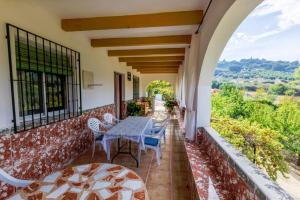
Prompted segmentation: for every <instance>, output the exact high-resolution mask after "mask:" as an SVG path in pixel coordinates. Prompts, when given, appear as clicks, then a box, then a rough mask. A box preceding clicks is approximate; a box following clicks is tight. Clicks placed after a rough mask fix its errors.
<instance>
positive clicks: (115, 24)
mask: <svg viewBox="0 0 300 200" xmlns="http://www.w3.org/2000/svg"><path fill="white" fill-rule="evenodd" d="M202 17H203V11H202V10H192V11H179V12H165V13H153V14H141V15H125V16H108V17H91V18H74V19H62V20H61V27H62V29H63V30H65V31H90V30H106V29H125V28H143V27H160V26H180V25H193V24H200V23H201V20H202Z"/></svg>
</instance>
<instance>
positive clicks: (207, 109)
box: [197, 85, 211, 127]
mask: <svg viewBox="0 0 300 200" xmlns="http://www.w3.org/2000/svg"><path fill="white" fill-rule="evenodd" d="M210 118H211V86H207V85H199V86H198V99H197V127H206V126H210Z"/></svg>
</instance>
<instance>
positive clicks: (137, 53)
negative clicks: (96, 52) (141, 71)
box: [107, 48, 185, 56]
mask: <svg viewBox="0 0 300 200" xmlns="http://www.w3.org/2000/svg"><path fill="white" fill-rule="evenodd" d="M184 53H185V48H161V49H128V50H108V51H107V54H108V56H142V55H162V54H163V55H165V54H180V55H183V54H184Z"/></svg>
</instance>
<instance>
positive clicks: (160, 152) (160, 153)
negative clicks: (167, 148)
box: [159, 144, 162, 158]
mask: <svg viewBox="0 0 300 200" xmlns="http://www.w3.org/2000/svg"><path fill="white" fill-rule="evenodd" d="M159 155H160V158H162V151H161V145H160V144H159Z"/></svg>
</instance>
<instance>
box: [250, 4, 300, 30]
mask: <svg viewBox="0 0 300 200" xmlns="http://www.w3.org/2000/svg"><path fill="white" fill-rule="evenodd" d="M273 13H276V14H277V20H278V28H279V30H281V31H284V30H287V29H289V28H291V27H293V26H296V25H300V1H299V0H265V1H264V2H263V3H262V4H261V5H260V6H258V7H257V8H256V9H255V10H254V11H253V13H252V14H251V16H265V15H268V14H273Z"/></svg>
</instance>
